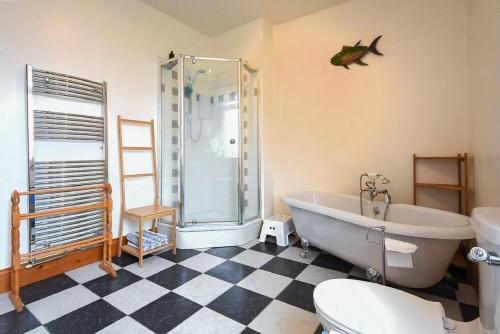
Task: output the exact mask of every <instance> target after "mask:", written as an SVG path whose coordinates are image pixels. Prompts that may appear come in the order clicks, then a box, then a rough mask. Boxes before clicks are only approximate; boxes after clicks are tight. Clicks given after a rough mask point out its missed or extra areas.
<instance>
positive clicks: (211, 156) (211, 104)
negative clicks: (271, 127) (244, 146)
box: [179, 57, 240, 224]
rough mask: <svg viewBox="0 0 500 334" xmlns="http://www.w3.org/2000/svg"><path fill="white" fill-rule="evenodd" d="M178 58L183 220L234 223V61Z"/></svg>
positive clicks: (236, 142) (236, 128)
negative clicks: (180, 95) (181, 66)
mask: <svg viewBox="0 0 500 334" xmlns="http://www.w3.org/2000/svg"><path fill="white" fill-rule="evenodd" d="M181 61H183V70H182V72H183V77H182V89H183V92H182V93H183V95H184V98H183V102H182V103H183V108H182V110H183V114H182V117H183V122H182V123H183V128H182V139H181V140H182V145H181V146H182V150H183V161H182V164H183V169H182V175H181V177H182V185H183V193H182V197H183V199H184V200H183V221H184V223H186V224H190V223H198V222H226V223H227V222H231V223H238V221H239V212H240V208H239V203H240V198H239V178H240V176H239V175H240V169H239V168H240V167H239V159H240V156H239V154H240V153H239V152H240V118H239V117H240V116H239V99H240V97H239V66H238V62H237V61H222V60H208V59H200V58H189V57H187V58H184V59H182V60H181ZM179 89H181V88H180V87H179ZM179 93H180V92H179Z"/></svg>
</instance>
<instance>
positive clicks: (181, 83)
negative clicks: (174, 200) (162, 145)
mask: <svg viewBox="0 0 500 334" xmlns="http://www.w3.org/2000/svg"><path fill="white" fill-rule="evenodd" d="M184 59H185V56H184V55H181V56H180V59H179V80H178V81H179V91H180V92H179V93H180V94H178V105H179V110H178V113H179V158H178V159H177V164H178V167H177V170H178V176H177V177H178V180H179V193H178V197H179V199H178V205H177V206H178V208H179V225H180V226H181V227H186V222H185V221H184V154H185V150H184V136H185V131H184V128H185V124H184V122H185V120H184Z"/></svg>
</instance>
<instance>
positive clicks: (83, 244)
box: [9, 183, 116, 312]
mask: <svg viewBox="0 0 500 334" xmlns="http://www.w3.org/2000/svg"><path fill="white" fill-rule="evenodd" d="M96 189H102V190H103V194H104V195H103V199H102V201H101V202H99V203H95V204H88V205H79V206H72V207H71V206H67V207H64V208H62V209H55V210H44V211H38V212H30V213H21V212H20V210H19V202H20V197H21V196H31V195H42V194H57V193H67V192H72V191H81V190H96ZM95 210H103V213H104V214H103V233H102V235H100V236H95V237H92V238H88V239H84V240H79V241H74V242H71V243H67V244H63V245H59V246H54V247H49V248H44V249H42V250H37V251H32V252H29V253H25V254H21V253H20V240H19V236H20V232H19V229H20V225H21V221H29V220H30V219H35V218H43V217H50V216H59V215H65V214H68V213H84V212H89V211H94V212H95ZM112 210H113V201H112V199H111V185H109V183H106V184H101V185H95V186H82V187H71V188H54V189H48V190H35V191H28V192H17V191H14V192H13V193H12V197H11V219H12V229H11V244H12V271H11V292H10V294H9V297H10V300H11V301H12V303H13V304H14V306H15V308H16V311H17V312H21V311H22V310H23V302H22V300H21V297H20V295H19V291H20V281H21V280H20V275H22V272H23V270H24V269H25V268H30V267H33V266H37V265H40V264H42V263H45V262H48V261H52V260H55V259H58V258H61V257H63V256H65V255H67V254H68V253H70V252H73V251H77V250H82V249H87V248H91V247H97V246H102V249H103V254H102V262H101V263H100V265H99V268H101V269H102V270H104V271H105V272H107V273H108V275H109V276H111V277H113V278H114V277H116V271H115V270H114V268H113V265H112V263H111V260H112V254H111V251H112V242H113V234H112V229H111V226H112V224H111V221H112V215H111V214H112Z"/></svg>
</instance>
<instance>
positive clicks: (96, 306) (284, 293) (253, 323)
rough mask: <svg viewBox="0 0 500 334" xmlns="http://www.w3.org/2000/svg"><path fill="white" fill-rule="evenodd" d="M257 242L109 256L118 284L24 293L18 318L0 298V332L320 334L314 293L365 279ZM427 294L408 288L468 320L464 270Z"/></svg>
mask: <svg viewBox="0 0 500 334" xmlns="http://www.w3.org/2000/svg"><path fill="white" fill-rule="evenodd" d="M299 253H300V249H299V248H297V247H293V246H291V247H279V246H277V245H276V244H274V243H270V242H265V243H259V242H258V241H253V242H251V243H249V244H247V245H244V246H241V247H223V248H211V249H204V250H181V249H179V250H178V251H177V255H176V256H173V255H172V254H171V252H170V251H168V252H164V253H161V254H158V255H155V256H150V257H148V258H147V259H146V260H145V261H144V267H143V268H139V267H138V265H137V263H136V262H137V261H136V259H135V258H133V257H131V256H128V255H126V254H124V255H123V256H122V258H121V259H118V258H115V259H114V265H115V268H116V270H117V273H118V277H117V278H115V279H111V278H109V277H108V276H106V275H105V274H104V272H103V271H101V270H100V269H99V268H98V264H97V263H94V264H90V265H88V266H85V267H82V268H79V269H76V270H73V271H70V272H67V273H66V274H63V275H59V276H56V277H53V278H50V279H47V280H44V281H41V282H38V283H34V284H31V285H29V286H26V287H23V288H22V289H21V295H22V299H23V301H24V303H25V304H26V307H25V309H24V311H23V312H22V313H17V312H16V311H15V310H13V307H12V305H11V303H10V301H9V300H8V296H7V294H6V293H5V294H1V295H0V333H26V332H29V333H95V332H99V333H152V332H153V333H167V332H168V333H189V334H194V333H228V334H229V333H230V334H232V333H273V334H277V333H286V334H293V333H300V334H304V333H321V331H322V329H321V327H320V326H319V322H318V319H317V317H316V315H315V313H314V312H315V309H314V303H313V298H312V295H313V290H314V287H315V285H317V284H319V283H320V282H322V281H324V280H327V279H334V278H346V277H348V278H353V279H364V273H363V272H362V271H361V270H360V269H358V268H355V267H354V266H353V265H351V264H350V263H347V262H345V261H342V260H340V259H338V258H336V257H334V256H332V255H329V254H326V253H322V252H320V251H319V250H316V251H311V252H310V255H309V257H308V258H307V259H303V258H301V257H300V256H299ZM452 275H453V276H454V277H453V278H448V280H443V282H441V283H439V284H437V285H436V286H434V287H432V288H428V289H420V290H414V289H413V290H412V289H405V291H408V292H410V293H412V294H415V295H417V296H420V297H422V298H425V299H429V300H433V301H439V302H441V303H442V304H443V306H444V308H445V310H446V314H447V316H449V317H451V318H453V319H455V320H460V321H462V320H465V321H467V320H472V319H474V318H475V317H477V316H478V308H477V298H476V296H475V293H474V290H473V289H472V286H471V285H469V284H467V282H466V280H465V278H464V276H463V273H461V272H459V271H453V272H452Z"/></svg>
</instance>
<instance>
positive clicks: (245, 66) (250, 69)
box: [243, 63, 257, 74]
mask: <svg viewBox="0 0 500 334" xmlns="http://www.w3.org/2000/svg"><path fill="white" fill-rule="evenodd" d="M243 67H244V68H245V70H247V71H248V72H250V73H252V74H253V73H257V69H255V68H252V67H250V65H248V64H247V63H243Z"/></svg>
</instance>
